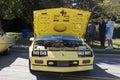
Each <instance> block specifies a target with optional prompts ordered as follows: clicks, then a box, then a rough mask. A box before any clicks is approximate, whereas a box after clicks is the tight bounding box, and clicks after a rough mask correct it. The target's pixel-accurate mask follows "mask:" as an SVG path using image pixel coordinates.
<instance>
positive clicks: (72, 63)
mask: <svg viewBox="0 0 120 80" xmlns="http://www.w3.org/2000/svg"><path fill="white" fill-rule="evenodd" d="M51 62H52V64H50V63H51ZM78 64H79V61H77V60H75V61H51V60H50V61H47V65H48V66H55V67H70V66H78Z"/></svg>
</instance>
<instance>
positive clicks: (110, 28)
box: [106, 20, 114, 34]
mask: <svg viewBox="0 0 120 80" xmlns="http://www.w3.org/2000/svg"><path fill="white" fill-rule="evenodd" d="M113 24H114V23H113V21H111V20H110V21H108V22H107V24H106V28H107V34H113V30H114V27H113Z"/></svg>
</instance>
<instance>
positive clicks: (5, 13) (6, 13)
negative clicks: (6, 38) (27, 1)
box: [0, 0, 24, 33]
mask: <svg viewBox="0 0 120 80" xmlns="http://www.w3.org/2000/svg"><path fill="white" fill-rule="evenodd" d="M23 8H24V7H23V5H22V1H21V0H0V28H1V26H2V24H1V20H2V19H9V20H12V19H13V18H16V17H21V16H23V14H22V11H23ZM1 32H2V33H3V31H2V29H1Z"/></svg>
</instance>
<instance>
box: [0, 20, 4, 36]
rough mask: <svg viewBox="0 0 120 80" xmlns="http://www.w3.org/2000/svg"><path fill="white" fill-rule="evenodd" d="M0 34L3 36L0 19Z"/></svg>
mask: <svg viewBox="0 0 120 80" xmlns="http://www.w3.org/2000/svg"><path fill="white" fill-rule="evenodd" d="M0 34H4V31H3V29H2V23H1V19H0Z"/></svg>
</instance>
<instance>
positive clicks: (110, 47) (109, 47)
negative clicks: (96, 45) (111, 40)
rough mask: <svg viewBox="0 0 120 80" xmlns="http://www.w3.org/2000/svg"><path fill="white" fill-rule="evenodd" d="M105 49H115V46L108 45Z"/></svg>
mask: <svg viewBox="0 0 120 80" xmlns="http://www.w3.org/2000/svg"><path fill="white" fill-rule="evenodd" d="M105 49H113V47H112V46H108V47H107V48H105Z"/></svg>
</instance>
